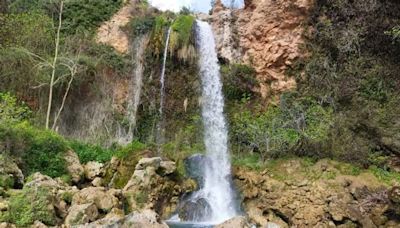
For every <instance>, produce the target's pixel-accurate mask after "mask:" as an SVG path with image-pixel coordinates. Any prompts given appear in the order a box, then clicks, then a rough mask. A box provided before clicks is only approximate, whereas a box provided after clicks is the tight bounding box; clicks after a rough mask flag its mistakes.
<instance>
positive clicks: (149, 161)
mask: <svg viewBox="0 0 400 228" xmlns="http://www.w3.org/2000/svg"><path fill="white" fill-rule="evenodd" d="M161 161H162V159H161V158H160V157H154V158H142V159H140V160H139V162H138V163H137V165H136V167H135V169H136V170H144V169H146V168H147V167H153V168H154V169H155V170H157V169H158V168H159V167H160V165H161Z"/></svg>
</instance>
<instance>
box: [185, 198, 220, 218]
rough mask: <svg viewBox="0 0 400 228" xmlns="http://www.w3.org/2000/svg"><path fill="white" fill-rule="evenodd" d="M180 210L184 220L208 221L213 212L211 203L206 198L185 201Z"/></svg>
mask: <svg viewBox="0 0 400 228" xmlns="http://www.w3.org/2000/svg"><path fill="white" fill-rule="evenodd" d="M178 210H179V218H180V219H181V220H183V221H195V222H203V221H207V219H208V218H210V216H211V213H212V211H211V206H210V204H209V203H208V202H207V200H206V199H204V198H200V199H197V200H188V201H185V202H183V203H182V205H181V207H180V208H179V209H178Z"/></svg>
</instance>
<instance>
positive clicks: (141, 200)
mask: <svg viewBox="0 0 400 228" xmlns="http://www.w3.org/2000/svg"><path fill="white" fill-rule="evenodd" d="M147 200H148V193H146V192H137V193H136V195H135V202H136V203H137V206H139V208H143V207H144V206H145V204H146V202H147Z"/></svg>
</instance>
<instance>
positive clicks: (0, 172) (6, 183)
mask: <svg viewBox="0 0 400 228" xmlns="http://www.w3.org/2000/svg"><path fill="white" fill-rule="evenodd" d="M23 184H24V175H23V174H22V171H21V170H20V169H19V168H18V166H17V164H15V162H13V161H12V160H11V158H9V157H8V156H6V155H3V154H0V187H4V188H14V187H17V188H21V187H22V186H23Z"/></svg>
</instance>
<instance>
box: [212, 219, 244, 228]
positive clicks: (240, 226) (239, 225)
mask: <svg viewBox="0 0 400 228" xmlns="http://www.w3.org/2000/svg"><path fill="white" fill-rule="evenodd" d="M233 227H235V228H250V227H251V226H250V225H249V224H248V222H247V219H246V217H243V216H238V217H234V218H232V219H229V220H228V221H226V222H224V223H222V224H219V225H216V226H215V228H233Z"/></svg>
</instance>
